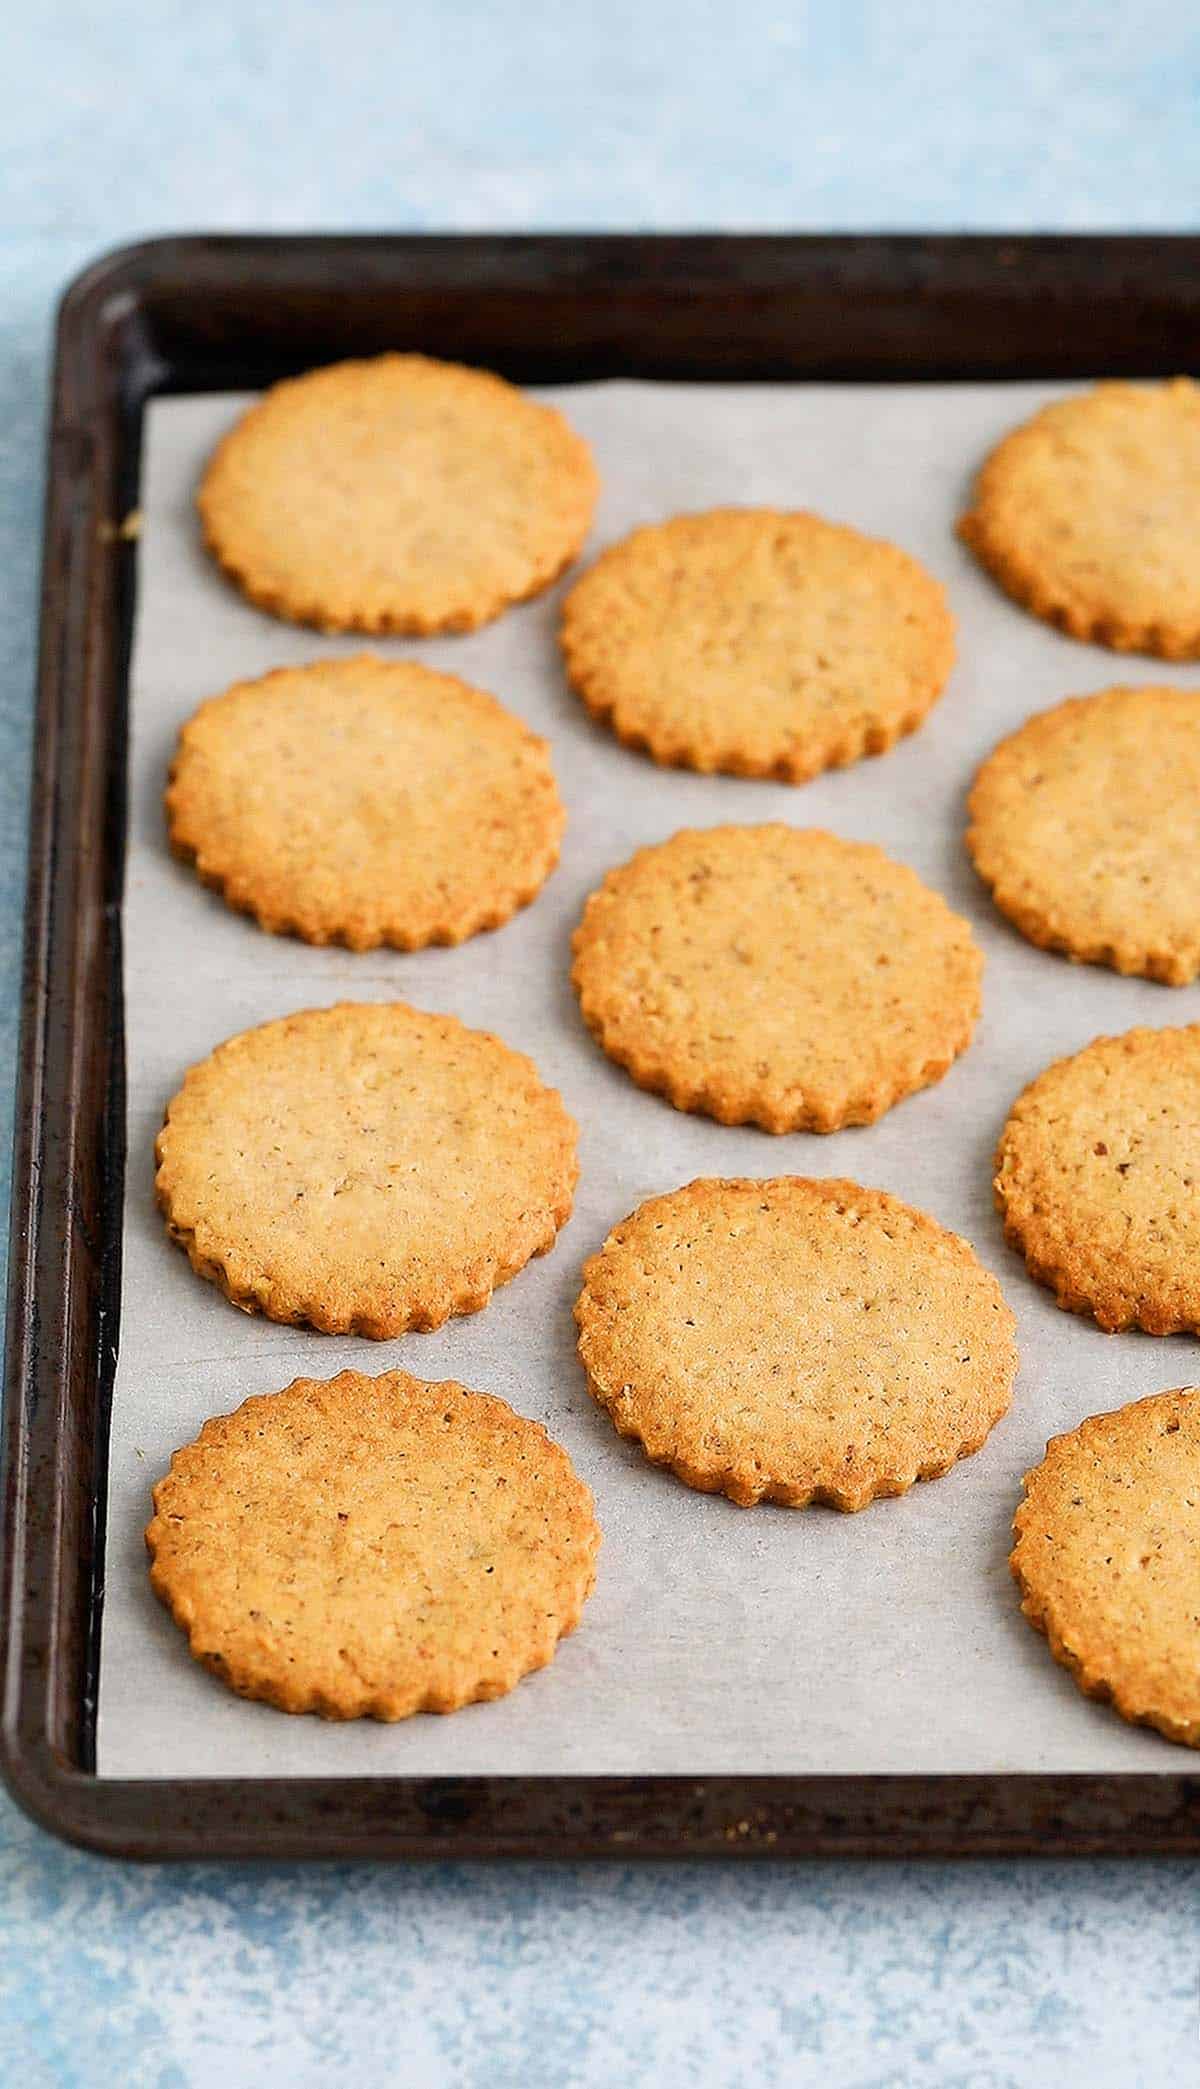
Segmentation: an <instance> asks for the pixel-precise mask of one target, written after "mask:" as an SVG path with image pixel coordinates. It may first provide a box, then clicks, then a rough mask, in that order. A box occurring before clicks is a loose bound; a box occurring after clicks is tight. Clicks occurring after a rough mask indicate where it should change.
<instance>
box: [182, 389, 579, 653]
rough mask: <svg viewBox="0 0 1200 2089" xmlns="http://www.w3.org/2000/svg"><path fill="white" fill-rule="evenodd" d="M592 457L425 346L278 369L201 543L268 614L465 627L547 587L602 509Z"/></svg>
mask: <svg viewBox="0 0 1200 2089" xmlns="http://www.w3.org/2000/svg"><path fill="white" fill-rule="evenodd" d="M596 493H597V479H596V472H595V468H594V466H593V464H592V458H591V452H590V451H589V449H588V446H587V444H586V443H585V442H584V441H583V439H582V437H581V436H578V435H576V434H575V432H574V430H573V429H572V428H570V427H569V426H568V424H567V422H566V421H565V420H564V419H563V417H562V415H561V414H560V413H557V412H555V410H554V409H553V408H552V407H549V406H539V405H537V404H536V403H535V401H534V400H532V399H530V398H528V397H527V396H526V394H525V393H524V392H521V391H518V390H517V388H516V387H515V386H514V385H511V384H506V383H505V381H504V379H503V378H500V377H495V376H493V375H492V374H491V373H490V372H489V371H486V370H474V369H467V368H465V367H464V366H462V365H460V364H458V363H440V362H433V361H431V360H430V359H429V358H428V357H427V356H422V355H381V356H377V357H376V358H375V359H374V360H373V361H371V362H353V363H333V364H330V365H329V366H328V367H327V368H325V369H322V370H313V371H310V372H309V373H308V375H307V376H305V377H293V378H288V379H285V381H284V382H283V383H282V384H276V385H273V386H272V387H271V389H270V391H268V392H266V393H264V395H263V397H262V398H261V399H260V400H259V401H258V402H257V404H256V405H254V406H252V407H251V408H250V409H249V411H248V412H247V413H245V414H243V416H242V418H241V420H240V421H238V423H237V425H236V426H235V427H234V428H233V429H232V430H231V431H230V433H229V434H228V435H227V436H226V437H225V439H224V441H223V442H222V443H221V444H220V445H219V447H218V448H217V450H216V452H215V453H214V455H213V457H212V459H211V461H210V463H209V466H208V469H207V471H206V472H205V474H204V479H203V482H202V484H201V487H200V492H199V496H198V505H199V509H200V520H201V524H202V527H203V530H204V538H205V542H206V544H207V545H208V548H209V550H210V551H211V552H212V554H213V557H214V558H215V559H216V560H217V561H218V563H219V564H220V565H221V566H222V568H223V569H224V571H225V572H226V573H227V574H228V575H229V577H230V579H231V580H234V581H236V583H237V585H238V586H239V587H240V588H241V589H242V592H243V593H244V594H246V595H248V596H249V598H250V600H251V601H252V602H255V603H257V604H258V606H259V608H260V609H267V610H270V611H271V613H272V614H273V615H275V616H280V617H287V618H290V619H291V621H292V622H294V623H299V624H315V625H316V626H317V628H318V629H319V630H322V631H410V632H429V631H470V630H474V628H475V626H476V625H478V624H483V623H486V622H487V621H488V619H489V618H490V617H494V616H497V615H498V614H499V612H500V611H501V610H502V609H505V608H507V607H508V605H509V603H510V602H520V601H522V600H524V598H525V597H526V596H527V595H534V594H537V593H538V592H539V590H540V589H542V588H545V587H548V586H549V584H550V582H551V581H552V580H554V579H556V578H557V576H558V574H560V573H561V572H562V570H563V567H564V566H566V565H569V564H570V562H571V560H572V559H573V558H574V557H575V556H576V554H577V552H578V551H579V548H580V546H581V544H582V543H583V540H584V538H585V537H586V535H587V532H588V528H589V526H590V523H591V519H592V510H593V509H594V507H595V504H596Z"/></svg>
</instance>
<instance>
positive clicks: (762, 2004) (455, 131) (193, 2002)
mask: <svg viewBox="0 0 1200 2089" xmlns="http://www.w3.org/2000/svg"><path fill="white" fill-rule="evenodd" d="M21 15H22V19H21V20H19V21H18V20H17V19H16V10H15V7H14V4H13V0H8V4H7V6H3V5H0V49H2V50H3V52H4V54H5V62H4V65H3V68H2V71H3V74H4V75H5V76H6V78H5V82H4V85H3V86H2V87H0V94H2V96H3V121H2V123H0V1044H2V1047H3V1049H4V1052H5V1064H6V1065H7V1064H9V1063H11V1048H12V1044H13V1038H14V1012H13V1004H14V1000H15V993H16V965H17V952H18V946H19V913H20V895H21V889H22V876H23V864H22V856H23V847H24V821H25V778H26V768H27V759H28V742H29V717H30V692H31V685H32V677H33V649H34V629H35V588H36V567H37V542H38V527H39V521H38V518H39V503H40V485H41V444H42V418H43V411H44V401H45V394H46V374H47V373H46V363H47V354H48V348H49V327H50V319H51V311H52V306H53V301H54V299H55V297H56V295H57V293H58V291H59V289H60V288H61V286H62V285H63V283H64V282H65V281H66V280H67V279H68V278H69V277H70V276H71V275H72V274H73V273H74V272H75V270H76V269H77V268H78V267H79V266H80V265H81V264H82V263H83V262H84V261H85V260H87V259H89V258H90V257H91V256H92V255H93V254H94V253H95V252H96V251H97V250H98V249H100V248H103V247H105V246H110V245H113V244H116V243H118V242H124V241H125V240H128V239H132V238H135V237H140V236H142V235H144V234H148V233H154V232H162V231H177V230H182V229H203V228H218V227H223V228H229V229H234V228H236V229H246V230H249V229H255V228H268V227H278V228H279V229H287V230H304V229H317V228H328V229H347V228H356V229H369V228H388V229H413V228H425V229H435V228H440V229H456V228H457V229H468V228H469V229H477V228H495V229H513V230H517V229H532V228H538V227H546V228H549V227H554V228H563V227H567V228H570V227H611V228H629V229H636V228H645V227H669V228H677V229H678V228H688V227H706V226H707V227H713V226H716V227H724V228H729V229H752V228H761V229H765V228H780V229H821V230H839V229H852V228H858V229H862V228H896V229H922V228H936V227H942V228H958V229H967V228H982V229H994V228H1039V229H1041V228H1056V227H1058V228H1072V227H1088V228H1111V229H1134V228H1146V229H1171V230H1194V229H1196V227H1197V218H1198V208H1197V206H1198V200H1200V131H1198V117H1200V109H1198V102H1197V88H1198V84H1200V27H1198V26H1197V19H1198V18H1197V16H1196V11H1195V9H1194V8H1190V7H1189V6H1187V5H1186V4H1180V0H1148V4H1146V5H1143V6H1142V7H1140V8H1136V9H1135V8H1128V7H1126V6H1119V5H1114V4H1109V5H1105V4H1101V0H1090V4H1089V0H1061V4H1059V5H1057V6H1054V7H1050V6H1048V5H1046V4H1043V0H1025V4H1022V0H998V4H995V5H992V6H988V7H981V8H973V7H972V6H971V5H970V4H969V0H967V4H963V0H956V4H947V0H873V4H872V0H846V4H841V5H839V4H838V0H827V4H825V5H824V6H821V5H814V6H809V7H804V6H788V5H786V4H785V0H777V4H775V5H770V4H768V0H732V4H730V0H726V4H723V5H720V6H712V5H710V4H708V0H690V4H689V0H641V4H630V0H612V4H610V5H608V6H604V7H601V6H587V5H584V4H576V5H575V6H572V5H570V0H560V4H555V5H552V4H547V0H491V4H488V0H457V4H456V0H442V4H441V5H439V4H438V0H418V4H416V5H414V6H412V7H405V6H402V5H395V6H387V5H382V4H372V0H342V4H341V6H340V7H339V5H338V4H337V0H291V4H290V5H289V6H287V7H283V6H280V5H277V6H266V5H258V4H250V0H247V4H243V5H238V4H236V0H209V4H202V0H201V4H196V5H190V6H184V5H182V4H173V0H158V4H154V0H94V4H85V0H57V4H55V0H50V4H49V5H46V6H40V7H39V6H34V5H26V6H25V7H24V8H23V9H22V10H21ZM3 1108H4V1112H5V1118H6V1121H5V1124H4V1126H3V1150H4V1151H5V1152H6V1151H7V1145H8V1135H7V1116H8V1113H9V1110H10V1104H9V1098H8V1093H7V1079H5V1093H4V1100H3ZM935 1714H936V1708H931V1716H935ZM1098 1716H1100V1715H1098ZM1197 1906H1198V1901H1197V1878H1196V1871H1195V1868H1194V1867H1188V1866H1181V1865H1166V1864H1159V1865H1150V1864H1130V1865H1116V1864H1103V1865H1100V1864H1078V1865H1071V1866H1067V1865H1061V1864H1055V1865H1048V1866H1038V1865H1016V1864H1004V1865H997V1864H988V1865H980V1866H976V1867H974V1868H971V1867H966V1866H937V1867H925V1868H916V1867H910V1866H904V1867H899V1868H888V1867H882V1866H876V1867H871V1866H865V1865H856V1866H852V1867H850V1868H849V1869H847V1868H844V1867H843V1868H841V1869H839V1870H837V1871H834V1870H828V1869H821V1868H818V1867H816V1866H808V1865H803V1866H792V1867H783V1866H777V1865H776V1866H770V1867H766V1868H762V1869H757V1870H751V1869H731V1868H714V1869H708V1870H690V1869H686V1868H682V1869H667V1868H658V1867H656V1868H654V1869H651V1870H642V1871H631V1870H626V1869H623V1868H617V1867H611V1866H605V1867H600V1868H593V1869H580V1870H566V1869H558V1870H555V1869H552V1868H549V1867H538V1868H536V1869H534V1868H524V1869H511V1870H493V1871H485V1870H482V1869H479V1868H474V1867H442V1868H438V1869H422V1870H420V1871H409V1872H402V1871H386V1870H383V1869H378V1870H377V1869H368V1870H360V1871H355V1872H351V1871H315V1870H313V1871H307V1872H302V1871H287V1870H284V1869H278V1870H272V1871H257V1872H253V1871H234V1870H226V1869H220V1868H218V1867H215V1866H212V1867H209V1866H192V1867H189V1868H188V1869H187V1870H185V1871H163V1870H137V1869H133V1868H127V1867H119V1866H113V1865H108V1864H105V1863H104V1862H102V1861H101V1860H99V1859H94V1858H90V1857H85V1856H81V1855H78V1854H76V1853H74V1852H70V1851H68V1850H65V1849H63V1848H60V1847H59V1846H58V1845H56V1844H55V1843H53V1842H52V1841H50V1840H49V1839H48V1838H47V1837H45V1836H43V1835H42V1834H40V1833H39V1832H38V1831H37V1830H36V1829H34V1828H32V1827H30V1826H29V1825H28V1823H27V1822H25V1821H24V1820H23V1818H22V1817H21V1816H20V1815H19V1814H17V1813H16V1811H15V1810H14V1809H13V1808H12V1807H11V1806H10V1805H9V1804H8V1802H7V1801H6V1800H3V1799H0V2056H2V2057H0V2078H2V2079H3V2080H5V2081H10V2080H11V2081H13V2082H18V2081H19V2082H21V2083H22V2084H23V2085H24V2089H36V2085H40V2084H43V2083H46V2084H55V2085H57V2084H75V2083H79V2084H89V2085H90V2084H93V2083H96V2084H98V2083H102V2082H110V2081H111V2082H114V2083H123V2084H131V2085H132V2084H142V2083H147V2084H151V2083H152V2084H156V2085H157V2084H162V2085H176V2084H192V2083H198V2084H208V2083H222V2084H226V2085H229V2089H236V2085H239V2084H242V2083H252V2082H259V2081H263V2080H265V2079H268V2078H270V2079H276V2080H279V2081H280V2082H286V2083H288V2084H307V2083H318V2082H324V2081H326V2080H331V2079H333V2078H335V2077H336V2076H342V2077H343V2078H344V2079H346V2080H348V2081H352V2082H353V2081H358V2080H366V2079H382V2080H384V2081H397V2082H404V2083H406V2084H412V2085H415V2089H423V2085H424V2084H427V2083H429V2084H442V2083H455V2084H457V2083H460V2082H462V2083H480V2084H483V2083H486V2084H489V2085H491V2084H506V2083H510V2082H511V2083H514V2084H517V2083H520V2084H534V2083H541V2082H546V2083H553V2084H576V2083H578V2084H589V2085H590V2084H605V2085H608V2084H613V2085H617V2084H622V2085H624V2084H630V2083H638V2082H653V2083H654V2084H656V2085H657V2084H661V2085H663V2089H672V2085H674V2084H681V2085H682V2084H685V2083H686V2084H692V2083H700V2084H707V2083H721V2084H725V2083H742V2082H746V2083H750V2082H753V2083H775V2082H779V2083H788V2084H790V2083H805V2082H809V2081H814V2082H815V2081H820V2082H821V2083H824V2084H829V2085H838V2084H849V2083H855V2084H860V2083H861V2084H866V2083H896V2084H905V2085H908V2084H913V2085H919V2084H925V2083H930V2084H934V2083H936V2084H951V2083H953V2084H959V2083H961V2084H972V2085H984V2084H989V2085H990V2084H992V2083H1009V2082H1012V2083H1021V2084H1023V2085H1028V2084H1037V2083H1043V2082H1046V2083H1049V2082H1053V2083H1055V2084H1061V2085H1069V2084H1076V2083H1078V2084H1085V2083H1086V2084H1088V2085H1090V2089H1106V2085H1109V2084H1114V2085H1116V2084H1121V2085H1122V2089H1124V2085H1128V2084H1134V2083H1147V2084H1152V2085H1155V2089H1157V2085H1160V2084H1167V2083H1173V2082H1189V2081H1195V2080H1196V2079H1197V2077H1198V2075H1200V2011H1198V1999H1197V1989H1198V1976H1200V1934H1198V1927H1197V1919H1196V1917H1197Z"/></svg>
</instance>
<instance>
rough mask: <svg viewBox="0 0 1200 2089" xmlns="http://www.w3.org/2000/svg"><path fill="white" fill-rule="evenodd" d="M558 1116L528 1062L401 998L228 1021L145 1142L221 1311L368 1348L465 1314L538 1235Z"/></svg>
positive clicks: (567, 1129) (552, 1174)
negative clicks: (222, 1301)
mask: <svg viewBox="0 0 1200 2089" xmlns="http://www.w3.org/2000/svg"><path fill="white" fill-rule="evenodd" d="M575 1142H576V1133H575V1126H574V1124H573V1122H572V1120H571V1118H570V1117H569V1116H568V1114H567V1112H566V1110H565V1109H564V1108H563V1104H562V1101H561V1099H560V1097H559V1096H558V1095H557V1094H556V1093H555V1091H554V1090H553V1089H551V1088H547V1087H545V1086H544V1085H543V1083H542V1081H541V1079H540V1078H539V1076H538V1072H537V1069H536V1067H535V1066H534V1065H533V1064H532V1062H531V1061H530V1060H529V1059H526V1058H524V1057H523V1056H522V1055H521V1054H520V1053H518V1052H513V1051H510V1050H509V1048H508V1046H507V1045H504V1044H502V1043H501V1042H500V1040H499V1039H498V1038H496V1037H492V1036H490V1035H488V1034H487V1033H486V1032H485V1031H481V1030H469V1029H467V1028H466V1027H465V1026H464V1025H463V1024H462V1023H459V1022H457V1021H456V1020H455V1019H454V1017H452V1016H441V1015H428V1014H426V1013H425V1012H424V1011H422V1010H420V1009H416V1008H409V1007H407V1006H406V1005H405V1004H404V1003H403V1002H392V1003H386V1002H385V1003H379V1004H371V1005H367V1004H362V1003H357V1002H342V1003H339V1004H338V1005H337V1006H336V1007H333V1008H320V1009H307V1010H304V1011H302V1012H301V1013H299V1014H297V1015H290V1016H283V1017H281V1018H280V1019H279V1020H278V1021H276V1022H272V1023H265V1024H263V1025H262V1026H261V1028H259V1029H256V1030H246V1031H243V1032H242V1033H241V1034H240V1036H237V1037H233V1038H231V1039H230V1040H229V1041H228V1042H227V1043H226V1044H223V1045H220V1046H219V1047H218V1048H217V1050H216V1051H215V1052H214V1053H212V1055H211V1057H209V1058H208V1059H205V1060H203V1061H202V1062H201V1064H200V1065H199V1066H194V1067H192V1069H191V1071H190V1072H189V1073H188V1075H187V1077H186V1079H185V1081H184V1084H183V1086H182V1088H181V1089H180V1091H179V1093H178V1095H176V1096H175V1098H174V1100H173V1101H172V1102H171V1104H170V1106H169V1108H168V1110H167V1115H166V1122H165V1124H164V1126H163V1129H162V1131H161V1132H160V1133H159V1135H158V1142H157V1146H156V1149H155V1151H156V1158H157V1162H158V1174H157V1178H156V1189H157V1194H158V1201H159V1205H160V1208H161V1210H162V1212H163V1214H164V1216H165V1218H166V1221H167V1227H168V1230H169V1231H170V1233H171V1235H172V1237H173V1238H174V1239H175V1240H177V1241H178V1242H179V1243H180V1245H181V1246H182V1247H183V1248H185V1249H186V1251H187V1254H188V1256H189V1258H190V1260H191V1263H192V1266H193V1268H194V1269H195V1270H196V1271H197V1272H198V1273H199V1275H201V1276H204V1277H208V1278H209V1279H210V1280H211V1281H212V1282H213V1283H215V1284H218V1285H219V1286H220V1287H221V1289H222V1290H223V1291H224V1292H225V1294H226V1296H227V1297H228V1298H229V1299H230V1300H231V1301H232V1302H233V1304H234V1305H237V1306H241V1307H242V1308H243V1309H244V1310H245V1311H246V1312H259V1313H264V1314H266V1316H267V1318H268V1319H270V1320H281V1321H286V1322H290V1323H308V1324H309V1325H311V1326H313V1327H317V1328H320V1329H322V1330H323V1331H324V1332H325V1333H329V1334H362V1335H369V1336H372V1337H374V1338H376V1339H377V1340H386V1339H388V1338H389V1337H391V1336H393V1335H400V1334H403V1333H404V1332H405V1330H406V1329H408V1328H433V1327H440V1326H441V1324H442V1322H443V1321H444V1320H446V1319H448V1318H449V1316H450V1315H451V1314H452V1313H474V1312H477V1311H478V1310H479V1308H480V1307H481V1306H485V1305H486V1304H487V1302H488V1299H489V1298H490V1297H491V1295H492V1292H493V1290H494V1289H495V1287H496V1286H497V1285H498V1284H503V1283H505V1282H507V1280H508V1278H509V1277H512V1276H515V1275H516V1273H517V1271H518V1270H519V1269H522V1268H523V1267H524V1265H525V1264H526V1262H528V1261H529V1259H530V1257H531V1256H533V1255H541V1254H544V1253H545V1252H546V1251H547V1250H548V1249H549V1248H550V1247H552V1246H553V1243H554V1237H555V1234H556V1233H557V1231H558V1228H559V1227H560V1226H561V1225H562V1224H563V1223H564V1222H565V1220H566V1218H567V1217H568V1215H569V1213H570V1210H571V1201H572V1196H573V1193H574V1187H575V1181H576V1177H577V1172H578V1170H577V1166H576V1160H575Z"/></svg>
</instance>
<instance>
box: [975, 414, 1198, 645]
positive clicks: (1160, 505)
mask: <svg viewBox="0 0 1200 2089" xmlns="http://www.w3.org/2000/svg"><path fill="white" fill-rule="evenodd" d="M959 532H960V534H961V536H962V537H963V538H964V539H965V540H966V542H967V543H968V544H969V545H970V546H971V548H972V550H973V551H975V552H976V554H977V555H978V557H979V558H980V559H981V560H982V562H983V564H984V565H985V566H987V567H988V569H989V571H990V572H991V573H992V574H993V575H994V576H995V578H996V579H997V580H998V581H999V582H1000V584H1001V586H1002V587H1004V588H1005V589H1007V591H1008V593H1009V594H1010V595H1012V596H1013V597H1014V599H1015V600H1016V601H1018V602H1020V603H1021V604H1022V606H1023V607H1024V608H1026V609H1030V610H1032V611H1033V612H1034V614H1035V616H1040V617H1044V618H1045V619H1046V620H1047V621H1048V622H1049V623H1052V624H1056V625H1057V626H1058V628H1059V629H1060V630H1062V631H1065V632H1068V633H1069V634H1070V636H1071V637H1072V638H1082V639H1090V640H1093V641H1094V642H1095V643H1097V644H1099V645H1106V646H1111V647H1112V648H1113V650H1114V651H1116V652H1120V653H1156V654H1158V655H1159V656H1160V657H1161V658H1163V659H1166V660H1191V659H1195V658H1197V657H1200V388H1198V387H1197V386H1196V385H1194V384H1193V383H1192V382H1191V381H1190V379H1188V378H1185V377H1177V378H1173V379H1172V380H1171V381H1170V382H1169V383H1168V384H1158V385H1144V386H1143V385H1131V384H1116V383H1110V384H1100V385H1097V386H1096V387H1095V388H1094V390H1092V391H1090V392H1085V393H1082V394H1080V395H1078V396H1077V397H1074V398H1069V399H1059V400H1057V401H1056V402H1055V403H1054V404H1053V405H1052V406H1047V407H1044V408H1043V409H1042V411H1041V412H1040V413H1038V414H1035V415H1034V416H1033V419H1032V420H1030V421H1027V422H1026V423H1025V424H1024V426H1023V427H1020V428H1017V429H1015V430H1014V432H1013V433H1012V434H1011V435H1008V436H1006V437H1005V438H1004V440H1003V441H1002V442H1001V443H1000V444H998V446H997V447H996V449H994V450H993V451H992V453H991V456H990V457H989V458H988V459H987V461H986V463H985V464H984V466H983V469H982V471H981V472H980V474H979V478H978V482H977V484H976V488H975V495H974V501H973V505H972V507H971V509H970V511H969V512H968V513H967V514H966V515H964V516H963V518H962V520H961V522H960V524H959Z"/></svg>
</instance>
